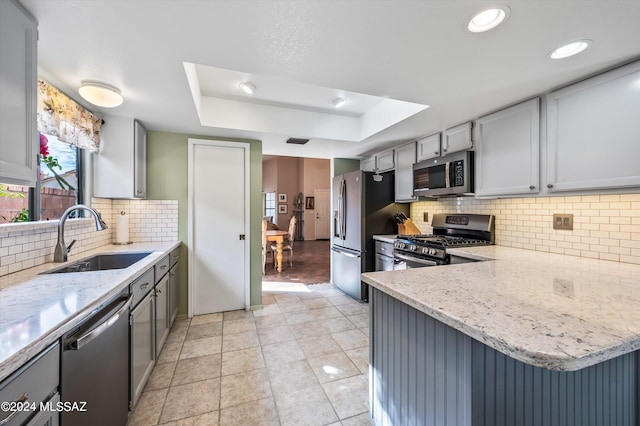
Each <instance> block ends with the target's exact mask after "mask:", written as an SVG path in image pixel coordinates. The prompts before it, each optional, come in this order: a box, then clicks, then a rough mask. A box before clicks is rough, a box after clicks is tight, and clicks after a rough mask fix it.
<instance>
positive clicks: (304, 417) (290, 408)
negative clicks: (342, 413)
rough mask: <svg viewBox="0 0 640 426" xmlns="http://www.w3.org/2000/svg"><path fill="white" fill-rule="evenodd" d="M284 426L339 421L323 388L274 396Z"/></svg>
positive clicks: (316, 387) (313, 387) (323, 423)
mask: <svg viewBox="0 0 640 426" xmlns="http://www.w3.org/2000/svg"><path fill="white" fill-rule="evenodd" d="M274 398H275V400H276V406H277V407H278V413H279V414H280V423H281V424H282V425H283V426H289V425H291V426H299V425H310V426H312V425H326V424H328V423H332V422H335V421H337V420H338V416H337V415H336V412H335V411H334V409H333V407H332V406H331V403H330V402H329V399H328V398H327V395H326V394H325V392H324V391H323V389H322V387H321V386H319V385H318V386H311V387H308V388H305V389H301V390H299V391H297V392H294V393H285V394H279V395H275V396H274Z"/></svg>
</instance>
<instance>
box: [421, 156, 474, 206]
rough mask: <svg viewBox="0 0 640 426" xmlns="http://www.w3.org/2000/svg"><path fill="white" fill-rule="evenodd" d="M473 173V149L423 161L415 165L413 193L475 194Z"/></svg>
mask: <svg viewBox="0 0 640 426" xmlns="http://www.w3.org/2000/svg"><path fill="white" fill-rule="evenodd" d="M473 173H474V166H473V151H462V152H456V153H453V154H449V155H445V156H444V157H437V158H431V159H429V160H424V161H421V162H419V163H416V164H414V165H413V195H414V196H417V197H443V196H460V195H473V191H474V187H473Z"/></svg>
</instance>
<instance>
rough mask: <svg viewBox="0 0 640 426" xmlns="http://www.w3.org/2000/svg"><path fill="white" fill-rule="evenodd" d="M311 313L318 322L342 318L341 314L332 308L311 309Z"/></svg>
mask: <svg viewBox="0 0 640 426" xmlns="http://www.w3.org/2000/svg"><path fill="white" fill-rule="evenodd" d="M311 313H312V314H313V316H315V317H316V318H317V319H318V320H325V319H329V318H337V317H342V316H344V315H342V312H340V311H339V310H337V309H336V308H335V307H334V306H325V307H323V308H317V309H312V310H311Z"/></svg>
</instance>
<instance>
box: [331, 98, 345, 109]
mask: <svg viewBox="0 0 640 426" xmlns="http://www.w3.org/2000/svg"><path fill="white" fill-rule="evenodd" d="M331 103H332V104H333V106H334V107H336V108H341V107H343V106H345V105H346V103H347V100H346V99H345V98H335V99H334V100H332V101H331Z"/></svg>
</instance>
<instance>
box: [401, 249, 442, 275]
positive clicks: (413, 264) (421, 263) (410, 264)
mask: <svg viewBox="0 0 640 426" xmlns="http://www.w3.org/2000/svg"><path fill="white" fill-rule="evenodd" d="M438 265H440V263H438V262H437V261H435V260H428V259H420V258H418V257H414V256H407V255H405V254H401V253H393V270H394V271H401V270H404V269H413V268H424V267H426V266H438Z"/></svg>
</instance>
